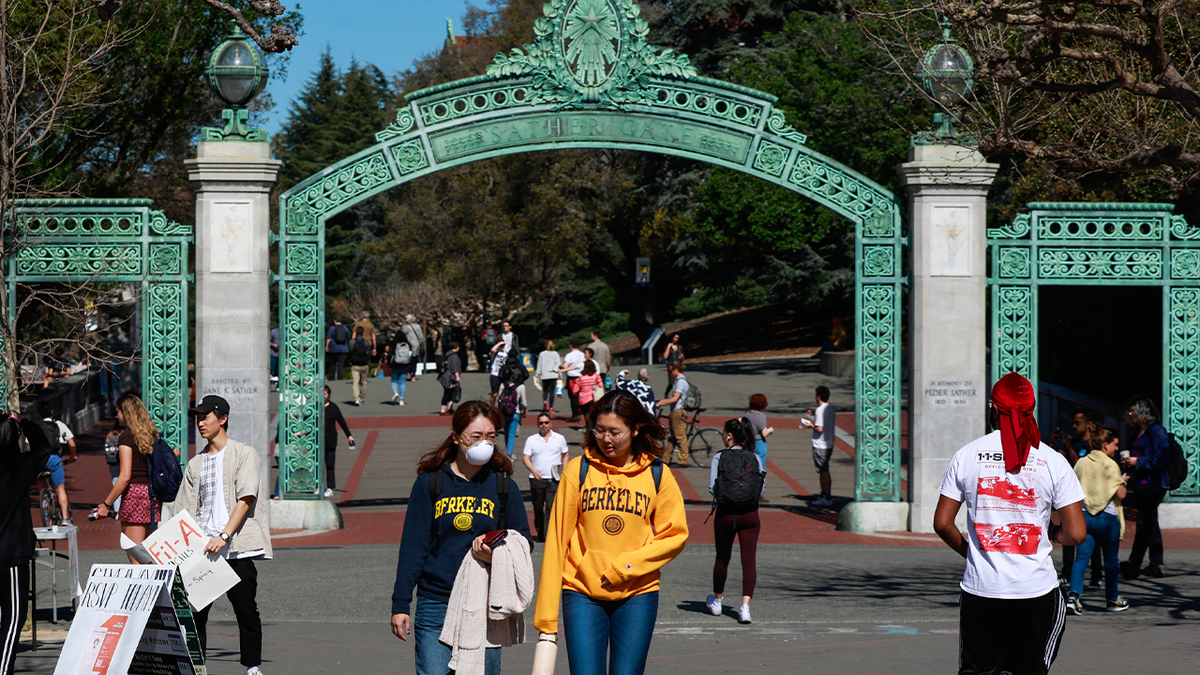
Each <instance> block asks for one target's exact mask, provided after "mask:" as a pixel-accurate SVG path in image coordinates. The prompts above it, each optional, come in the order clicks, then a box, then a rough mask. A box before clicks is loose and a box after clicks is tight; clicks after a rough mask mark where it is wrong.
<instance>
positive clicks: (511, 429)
mask: <svg viewBox="0 0 1200 675" xmlns="http://www.w3.org/2000/svg"><path fill="white" fill-rule="evenodd" d="M519 426H521V411H520V410H518V411H517V412H515V413H513V414H511V415H509V416H508V417H507V418H505V420H504V438H505V441H506V442H507V445H505V446H504V449H505V451H506V452H508V456H509V457H513V456H515V454H516V448H515V447H513V446H515V445H516V443H517V427H519Z"/></svg>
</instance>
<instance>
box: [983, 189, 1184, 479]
mask: <svg viewBox="0 0 1200 675" xmlns="http://www.w3.org/2000/svg"><path fill="white" fill-rule="evenodd" d="M1174 208H1175V207H1174V205H1172V204H1083V203H1046V202H1037V203H1032V204H1030V205H1029V209H1030V211H1029V212H1028V213H1024V214H1021V215H1019V216H1017V217H1016V218H1015V219H1013V222H1012V223H1010V224H1008V225H1006V226H1004V227H1001V228H994V229H992V230H991V231H990V232H989V237H988V245H989V248H990V251H989V256H990V258H991V274H990V276H989V278H988V281H989V283H990V284H991V287H992V379H993V380H995V379H997V378H999V377H1000V376H1002V375H1004V374H1006V373H1010V372H1017V373H1021V374H1022V375H1024V376H1026V377H1028V378H1029V379H1030V380H1032V381H1033V382H1035V383H1036V382H1037V380H1038V362H1037V344H1038V331H1037V313H1038V293H1037V289H1038V286H1047V285H1058V286H1063V285H1070V286H1075V285H1088V286H1105V285H1108V286H1130V285H1135V286H1158V287H1161V288H1162V289H1163V341H1164V346H1165V347H1166V352H1167V358H1166V359H1165V363H1164V366H1163V392H1162V399H1161V400H1162V401H1163V419H1164V423H1165V424H1166V425H1167V427H1168V428H1169V429H1170V430H1171V431H1172V432H1173V433H1174V434H1175V436H1176V437H1177V438H1178V439H1179V441H1180V443H1181V444H1182V445H1183V448H1184V452H1185V453H1186V454H1187V455H1188V457H1189V459H1190V463H1189V464H1190V467H1191V469H1190V474H1189V476H1188V479H1187V480H1186V481H1184V483H1183V485H1182V486H1180V488H1179V489H1178V490H1176V491H1174V492H1172V493H1171V496H1170V497H1169V498H1168V499H1170V500H1173V501H1200V376H1198V372H1200V228H1197V227H1193V226H1192V225H1190V224H1189V223H1188V222H1187V221H1186V220H1185V219H1184V218H1183V217H1182V216H1176V215H1172V213H1171V212H1172V211H1173V210H1174Z"/></svg>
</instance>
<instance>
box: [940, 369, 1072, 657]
mask: <svg viewBox="0 0 1200 675" xmlns="http://www.w3.org/2000/svg"><path fill="white" fill-rule="evenodd" d="M991 406H992V427H993V428H997V429H998V430H997V431H993V432H992V433H990V434H988V435H986V436H984V437H982V438H979V439H976V440H974V441H972V442H971V443H968V444H967V445H966V446H964V447H963V448H962V449H960V450H959V451H958V452H956V453H955V454H954V457H953V458H952V459H951V460H950V466H949V468H947V469H946V475H945V477H944V478H942V484H941V486H940V487H939V490H940V492H941V497H940V498H939V500H938V505H937V510H936V511H935V513H934V516H933V529H934V531H936V532H937V533H938V536H939V537H941V538H942V541H944V542H946V544H947V545H948V546H949V547H950V548H952V549H954V551H955V552H957V553H958V554H959V555H961V556H963V557H964V558H966V559H967V566H966V570H965V571H964V572H963V579H962V583H961V584H960V585H961V586H962V596H961V600H960V605H959V615H960V618H959V666H958V672H959V674H960V675H965V674H967V673H972V674H973V673H1001V672H1012V673H1022V674H1029V675H1041V674H1044V673H1046V672H1047V671H1048V670H1049V669H1050V665H1051V664H1052V663H1054V659H1055V657H1057V656H1058V647H1059V643H1060V642H1061V640H1062V632H1063V623H1064V619H1065V617H1066V604H1065V603H1064V601H1063V596H1062V592H1061V591H1060V590H1059V588H1058V573H1057V572H1055V570H1054V563H1053V562H1052V561H1051V560H1050V552H1051V551H1052V550H1053V548H1054V546H1053V544H1054V543H1058V544H1063V545H1067V546H1074V545H1076V544H1080V543H1082V542H1083V540H1084V539H1085V538H1086V537H1087V527H1086V525H1085V523H1084V520H1083V510H1082V508H1081V507H1080V504H1081V502H1082V501H1083V496H1084V495H1083V488H1082V487H1080V485H1079V479H1078V478H1076V477H1075V472H1074V471H1072V470H1071V465H1070V464H1068V463H1067V460H1066V459H1064V458H1063V456H1062V455H1060V454H1058V453H1057V452H1055V451H1054V450H1053V449H1052V448H1050V447H1049V446H1047V445H1045V444H1044V443H1042V442H1041V433H1040V431H1039V430H1038V427H1037V421H1036V417H1035V416H1034V390H1033V385H1032V384H1030V382H1029V380H1027V379H1025V378H1024V377H1021V376H1020V375H1018V374H1016V373H1010V374H1008V375H1005V376H1004V377H1002V378H1001V379H1000V381H999V382H997V383H996V385H995V386H994V387H993V388H992V397H991ZM964 502H965V503H966V505H967V535H968V536H967V537H964V536H963V534H962V532H961V531H959V529H958V526H957V525H955V524H954V519H955V517H956V516H957V515H958V511H959V508H960V507H961V506H962V504H963V503H964ZM1051 512H1054V513H1057V514H1058V517H1059V520H1060V522H1061V524H1054V523H1051V522H1050V516H1051Z"/></svg>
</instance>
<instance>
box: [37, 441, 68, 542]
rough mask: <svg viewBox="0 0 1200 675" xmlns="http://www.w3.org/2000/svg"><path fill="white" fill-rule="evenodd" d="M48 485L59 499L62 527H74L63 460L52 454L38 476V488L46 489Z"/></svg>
mask: <svg viewBox="0 0 1200 675" xmlns="http://www.w3.org/2000/svg"><path fill="white" fill-rule="evenodd" d="M46 483H49V487H51V488H53V490H54V494H55V496H57V497H58V509H59V512H60V513H61V518H62V521H61V523H60V524H62V525H74V524H75V523H74V522H73V521H72V520H71V505H70V503H68V502H67V485H66V484H67V477H66V474H64V473H63V463H62V458H61V457H59V456H58V455H55V454H51V455H50V457H48V458H47V459H46V464H45V467H44V468H43V469H42V472H41V473H39V474H38V487H40V488H43V489H44V488H45V487H47V486H46Z"/></svg>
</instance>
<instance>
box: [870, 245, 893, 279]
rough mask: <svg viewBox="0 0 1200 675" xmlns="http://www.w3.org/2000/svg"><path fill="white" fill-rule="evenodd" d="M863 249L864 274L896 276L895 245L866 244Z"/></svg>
mask: <svg viewBox="0 0 1200 675" xmlns="http://www.w3.org/2000/svg"><path fill="white" fill-rule="evenodd" d="M862 251H863V254H862V276H864V277H893V276H896V247H895V246H890V245H886V246H864V247H863V249H862Z"/></svg>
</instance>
